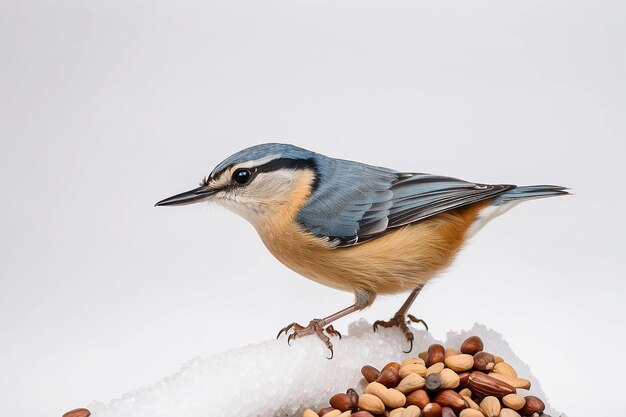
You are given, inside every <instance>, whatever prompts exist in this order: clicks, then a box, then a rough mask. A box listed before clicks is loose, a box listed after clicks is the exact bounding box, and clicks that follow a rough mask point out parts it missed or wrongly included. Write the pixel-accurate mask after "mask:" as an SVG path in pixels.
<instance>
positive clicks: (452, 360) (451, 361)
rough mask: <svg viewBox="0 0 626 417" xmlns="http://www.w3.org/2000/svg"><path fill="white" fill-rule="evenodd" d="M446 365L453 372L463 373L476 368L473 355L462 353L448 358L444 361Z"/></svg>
mask: <svg viewBox="0 0 626 417" xmlns="http://www.w3.org/2000/svg"><path fill="white" fill-rule="evenodd" d="M444 363H445V364H446V366H447V367H448V368H450V369H452V370H453V371H456V372H463V371H467V370H469V369H472V367H473V366H474V357H473V356H472V355H468V354H467V353H462V354H460V355H454V356H450V357H448V358H447V359H445V360H444Z"/></svg>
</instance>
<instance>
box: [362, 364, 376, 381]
mask: <svg viewBox="0 0 626 417" xmlns="http://www.w3.org/2000/svg"><path fill="white" fill-rule="evenodd" d="M361 375H363V378H365V380H366V381H367V382H374V381H376V380H377V379H378V377H379V376H380V371H379V370H378V369H376V368H374V367H373V366H370V365H365V366H364V367H362V368H361Z"/></svg>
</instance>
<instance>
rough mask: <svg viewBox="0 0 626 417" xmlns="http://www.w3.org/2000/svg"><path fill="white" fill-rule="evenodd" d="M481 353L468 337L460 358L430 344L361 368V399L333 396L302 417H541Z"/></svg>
mask: <svg viewBox="0 0 626 417" xmlns="http://www.w3.org/2000/svg"><path fill="white" fill-rule="evenodd" d="M483 348H484V346H483V341H482V340H481V339H480V338H479V337H477V336H472V337H470V338H468V339H466V340H465V341H464V342H463V344H462V345H461V351H460V352H459V351H457V350H456V349H453V348H448V349H445V348H444V347H443V346H442V345H439V344H433V345H431V346H430V347H429V348H428V351H427V352H422V353H420V354H419V355H418V357H417V358H409V359H406V360H404V361H403V362H402V363H398V362H390V363H388V364H387V365H385V367H384V368H383V369H382V370H380V371H379V370H378V369H376V368H374V367H373V366H369V365H366V366H364V367H363V368H362V369H361V373H362V374H363V377H364V378H365V380H366V381H367V384H366V386H365V392H364V393H363V394H361V395H359V394H358V393H357V392H356V391H355V390H354V389H353V388H350V389H348V390H347V391H346V393H345V394H344V393H339V394H335V395H333V396H332V398H331V399H330V401H329V403H330V407H326V408H323V409H321V410H319V412H317V413H316V412H315V411H313V410H310V409H306V410H304V413H303V414H302V417H322V416H324V417H339V416H341V417H348V416H351V417H373V416H383V415H384V416H388V417H420V416H421V417H520V416H525V417H526V416H532V417H538V416H544V417H547V416H546V415H545V414H543V411H544V409H545V404H544V403H543V401H541V400H540V399H539V398H537V397H534V396H532V395H527V396H522V395H519V394H518V393H517V390H519V389H522V390H527V389H529V388H530V381H529V380H527V379H524V378H519V377H518V376H517V373H516V372H515V369H513V367H511V365H509V364H508V363H506V362H505V361H504V359H503V358H501V357H500V356H497V355H492V354H491V353H487V352H484V351H483Z"/></svg>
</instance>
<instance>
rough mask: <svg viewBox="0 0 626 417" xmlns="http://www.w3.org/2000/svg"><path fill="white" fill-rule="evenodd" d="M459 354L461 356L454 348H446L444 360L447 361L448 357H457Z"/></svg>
mask: <svg viewBox="0 0 626 417" xmlns="http://www.w3.org/2000/svg"><path fill="white" fill-rule="evenodd" d="M459 354H461V352H459V351H458V350H456V349H455V348H446V352H445V354H444V359H448V358H449V357H450V356H456V355H459Z"/></svg>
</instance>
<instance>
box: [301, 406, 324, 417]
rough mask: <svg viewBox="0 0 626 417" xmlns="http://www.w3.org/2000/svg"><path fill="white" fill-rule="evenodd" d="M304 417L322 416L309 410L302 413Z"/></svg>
mask: <svg viewBox="0 0 626 417" xmlns="http://www.w3.org/2000/svg"><path fill="white" fill-rule="evenodd" d="M302 417H320V416H319V414H317V413H316V412H315V411H313V410H311V409H310V408H307V409H305V410H304V411H303V412H302Z"/></svg>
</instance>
